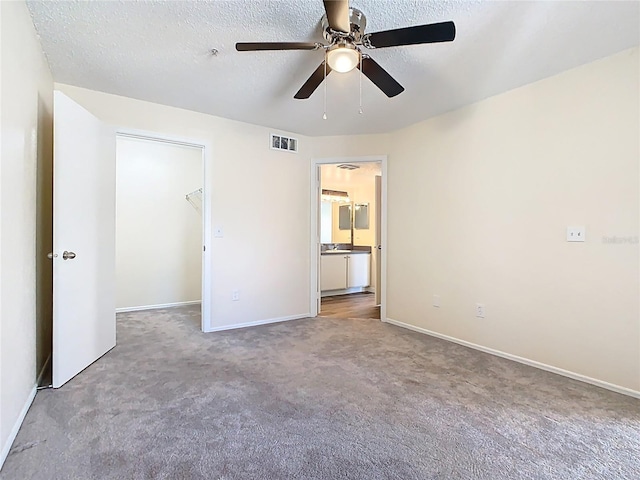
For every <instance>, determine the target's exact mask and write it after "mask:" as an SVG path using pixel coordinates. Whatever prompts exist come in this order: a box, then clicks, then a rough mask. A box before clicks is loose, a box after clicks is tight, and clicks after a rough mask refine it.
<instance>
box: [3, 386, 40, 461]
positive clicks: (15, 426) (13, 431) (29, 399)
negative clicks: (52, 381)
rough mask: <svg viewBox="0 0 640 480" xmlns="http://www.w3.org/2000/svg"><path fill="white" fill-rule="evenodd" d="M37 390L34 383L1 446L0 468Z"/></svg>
mask: <svg viewBox="0 0 640 480" xmlns="http://www.w3.org/2000/svg"><path fill="white" fill-rule="evenodd" d="M37 391H38V386H37V385H34V386H33V390H31V392H30V393H29V396H28V397H27V401H26V402H25V404H24V406H23V407H22V411H21V412H20V415H18V418H17V420H16V423H14V424H13V428H12V429H11V432H10V433H9V438H7V441H6V442H5V443H4V445H3V446H2V453H0V469H1V468H2V466H3V465H4V461H5V460H6V459H7V456H9V451H10V450H11V447H12V446H13V442H14V441H15V439H16V437H17V436H18V431H20V427H21V426H22V422H24V417H26V416H27V412H28V411H29V408H30V407H31V404H32V403H33V399H34V398H36V392H37Z"/></svg>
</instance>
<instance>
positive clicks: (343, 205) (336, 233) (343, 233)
mask: <svg viewBox="0 0 640 480" xmlns="http://www.w3.org/2000/svg"><path fill="white" fill-rule="evenodd" d="M320 242H321V243H333V244H336V243H347V244H348V243H351V203H350V202H335V201H334V202H332V201H327V200H323V201H322V203H321V204H320Z"/></svg>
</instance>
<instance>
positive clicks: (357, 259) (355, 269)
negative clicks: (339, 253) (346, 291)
mask: <svg viewBox="0 0 640 480" xmlns="http://www.w3.org/2000/svg"><path fill="white" fill-rule="evenodd" d="M348 270H349V276H348V278H349V280H348V284H347V287H348V288H351V287H368V286H369V284H370V283H371V279H370V278H371V277H370V273H371V255H370V254H368V253H354V254H352V255H349V268H348Z"/></svg>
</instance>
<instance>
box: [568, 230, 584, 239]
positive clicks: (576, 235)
mask: <svg viewBox="0 0 640 480" xmlns="http://www.w3.org/2000/svg"><path fill="white" fill-rule="evenodd" d="M585 236H586V233H585V228H584V227H567V242H584V241H585V240H586V238H585Z"/></svg>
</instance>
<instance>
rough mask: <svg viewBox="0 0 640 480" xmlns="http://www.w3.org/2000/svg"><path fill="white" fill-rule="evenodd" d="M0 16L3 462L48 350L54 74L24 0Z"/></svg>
mask: <svg viewBox="0 0 640 480" xmlns="http://www.w3.org/2000/svg"><path fill="white" fill-rule="evenodd" d="M0 17H1V19H0V22H1V28H0V31H1V32H2V33H1V35H2V38H1V49H2V60H1V78H2V80H1V95H0V98H1V108H0V109H1V131H2V134H1V135H2V147H1V157H2V159H1V162H0V212H1V215H0V218H1V221H0V448H2V453H1V457H0V465H1V464H2V462H3V461H4V459H5V456H6V454H7V453H8V450H9V448H10V446H11V441H12V440H13V437H14V435H15V434H16V433H17V428H18V427H19V421H20V416H21V414H22V413H23V412H24V409H25V407H26V406H28V401H29V399H30V398H31V395H32V394H34V393H35V384H36V377H37V375H38V372H39V370H40V369H41V368H42V366H43V365H44V362H45V361H46V359H47V357H48V356H49V354H50V352H51V344H50V339H51V317H50V314H51V303H50V294H49V295H48V296H47V295H42V292H41V289H42V288H43V287H44V288H46V286H47V285H49V286H50V285H51V265H50V262H49V261H48V260H47V259H46V253H47V251H48V250H49V249H50V246H51V215H50V211H51V165H52V151H51V138H52V131H51V128H52V127H51V125H52V113H51V112H52V102H53V100H52V96H53V95H52V90H53V80H52V78H51V74H50V72H49V68H48V66H47V63H46V60H45V58H44V55H43V54H42V49H41V47H40V43H39V41H38V39H37V37H36V34H35V30H34V28H33V24H32V23H31V17H30V15H29V11H28V10H27V7H26V5H25V4H24V2H0ZM37 229H39V231H37ZM47 231H48V235H47V234H46V233H47ZM43 232H44V233H43ZM36 285H38V289H39V290H38V294H36ZM50 291H51V290H50V288H49V292H50Z"/></svg>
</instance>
